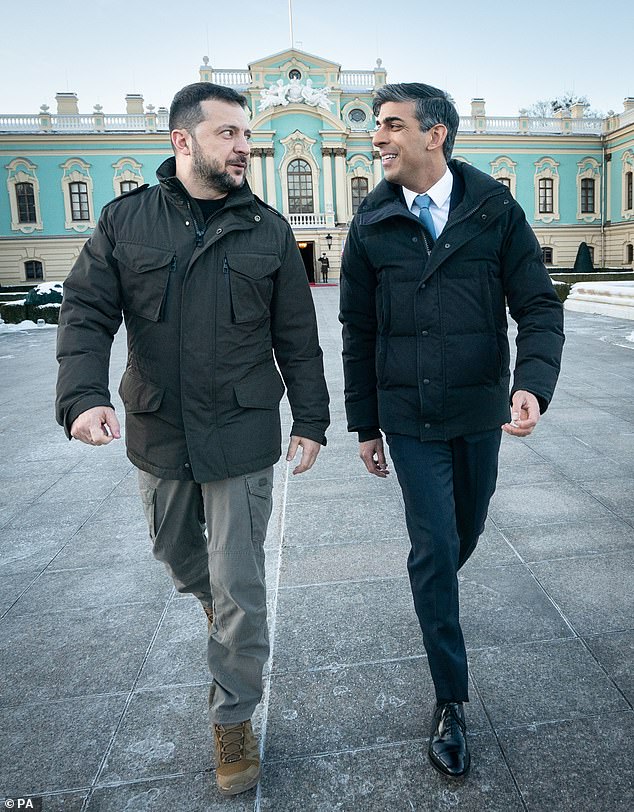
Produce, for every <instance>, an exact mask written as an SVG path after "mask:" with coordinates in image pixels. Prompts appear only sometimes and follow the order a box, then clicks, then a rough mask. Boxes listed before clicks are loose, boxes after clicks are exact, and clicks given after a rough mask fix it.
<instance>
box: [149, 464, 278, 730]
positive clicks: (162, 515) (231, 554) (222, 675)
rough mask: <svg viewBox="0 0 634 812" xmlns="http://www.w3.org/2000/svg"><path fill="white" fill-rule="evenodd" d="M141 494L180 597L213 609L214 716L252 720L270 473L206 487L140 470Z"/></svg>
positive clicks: (264, 637) (158, 551)
mask: <svg viewBox="0 0 634 812" xmlns="http://www.w3.org/2000/svg"><path fill="white" fill-rule="evenodd" d="M139 489H140V492H141V500H142V502H143V508H144V511H145V515H146V518H147V521H148V527H149V530H150V537H151V539H152V544H153V554H154V557H155V558H156V559H158V560H159V561H162V562H163V563H164V564H165V566H166V568H167V571H168V573H169V574H170V575H171V577H172V579H173V581H174V584H175V586H176V589H177V590H178V592H181V593H191V594H192V595H195V596H196V597H197V598H198V599H199V601H200V602H201V603H202V604H203V606H205V607H213V610H214V620H213V625H212V627H211V630H210V633H209V636H208V644H207V662H208V665H209V670H210V672H211V679H212V682H211V688H210V690H209V714H210V719H211V721H212V723H217V724H234V723H237V722H243V721H245V720H246V719H250V718H251V715H252V713H253V711H254V710H255V707H256V705H257V704H258V702H259V701H260V699H261V697H262V671H263V668H264V664H265V663H266V661H267V659H268V656H269V639H268V629H267V623H266V583H265V576H264V539H265V537H266V528H267V524H268V521H269V517H270V515H271V507H272V491H273V468H272V467H270V468H265V469H264V470H262V471H256V472H255V473H252V474H245V475H242V476H238V477H233V478H231V479H224V480H220V481H217V482H203V483H202V484H200V483H197V482H184V481H180V480H175V479H159V478H158V477H155V476H153V475H152V474H149V473H147V472H145V471H141V470H139ZM201 622H203V620H202V618H201Z"/></svg>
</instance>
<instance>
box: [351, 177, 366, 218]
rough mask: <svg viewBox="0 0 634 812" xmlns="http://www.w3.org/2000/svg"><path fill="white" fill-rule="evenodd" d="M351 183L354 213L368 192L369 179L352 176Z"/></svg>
mask: <svg viewBox="0 0 634 812" xmlns="http://www.w3.org/2000/svg"><path fill="white" fill-rule="evenodd" d="M350 185H351V187H352V188H351V191H352V213H353V214H356V213H357V209H358V208H359V206H360V205H361V201H362V200H363V198H364V197H366V196H367V194H368V179H367V178H352V180H351V181H350Z"/></svg>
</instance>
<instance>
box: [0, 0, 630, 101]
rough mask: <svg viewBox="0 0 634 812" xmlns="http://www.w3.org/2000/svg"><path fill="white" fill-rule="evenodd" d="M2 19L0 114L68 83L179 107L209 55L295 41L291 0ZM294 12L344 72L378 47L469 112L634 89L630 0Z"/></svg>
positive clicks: (108, 0) (88, 7)
mask: <svg viewBox="0 0 634 812" xmlns="http://www.w3.org/2000/svg"><path fill="white" fill-rule="evenodd" d="M1 19H2V28H3V34H2V41H1V42H0V77H2V79H1V85H0V113H37V111H38V110H39V107H40V105H41V104H48V105H49V106H50V108H51V110H52V111H53V112H55V110H56V105H55V94H56V93H57V92H59V91H72V92H75V93H77V95H78V96H79V110H80V112H81V113H90V112H91V111H92V108H93V105H94V104H97V103H99V104H101V105H102V107H103V108H104V111H105V112H107V113H122V112H125V101H124V98H125V95H126V93H141V94H142V95H143V97H144V99H145V103H146V104H150V103H151V104H153V105H154V106H155V107H159V106H169V103H170V101H171V98H172V96H173V95H174V93H175V92H176V91H177V90H178V89H179V88H180V87H182V86H183V85H185V84H188V83H189V82H193V81H197V80H198V67H199V66H200V64H201V63H202V57H203V55H205V54H207V55H209V57H210V60H211V62H210V64H211V65H212V66H213V67H217V68H240V69H245V68H246V66H247V63H248V62H250V61H254V60H256V59H259V58H262V57H264V56H268V55H270V54H273V53H276V52H278V51H281V50H283V49H285V48H287V47H289V45H290V34H289V22H288V0H241V2H236V3H220V2H216V0H207V2H203V0H185V2H180V3H179V2H177V1H176V0H171V2H166V0H144V1H143V2H142V1H141V0H125V1H124V0H97V2H95V1H94V0H84V2H82V3H77V2H76V1H75V0H73V1H72V2H71V1H70V0H57V1H56V2H54V3H53V2H50V0H40V1H39V2H34V0H23V1H22V2H12V3H11V4H10V5H9V4H8V3H6V4H4V8H3V11H2V14H1ZM293 22H294V35H295V45H296V47H299V48H301V49H302V50H304V51H307V52H308V53H312V54H316V55H318V56H323V57H325V58H327V59H330V60H332V61H334V62H338V63H340V64H341V66H342V68H343V69H344V70H369V69H372V68H373V67H374V65H375V63H376V58H377V57H381V59H382V60H383V65H384V67H385V68H386V69H387V73H388V81H392V82H398V81H423V82H428V83H429V84H434V85H437V86H440V87H442V88H444V89H446V90H448V91H449V92H450V93H451V94H452V96H453V97H454V99H455V100H456V103H457V105H458V109H459V112H460V113H461V114H463V115H467V114H468V113H469V112H470V105H469V102H470V100H471V98H472V97H474V96H483V97H484V98H485V99H486V103H487V113H488V114H489V115H507V116H509V115H510V116H513V115H517V113H518V110H519V108H520V107H528V106H530V105H531V104H532V103H533V102H534V101H536V100H538V99H544V98H551V97H555V96H557V95H560V94H561V93H563V92H564V91H566V90H571V91H573V92H575V93H577V94H579V95H586V96H588V98H589V100H590V102H591V106H592V107H593V108H597V109H599V110H601V111H603V112H606V111H607V110H608V109H613V110H615V111H616V112H619V111H620V110H622V104H623V98H624V97H625V96H634V58H633V50H632V32H633V31H634V2H632V0H608V2H604V3H601V4H598V5H597V4H596V3H594V2H593V3H591V2H590V0H531V2H529V3H527V4H524V3H522V2H521V0H517V2H515V3H513V2H510V3H509V2H505V3H502V2H493V0H480V2H474V1H473V0H472V1H471V2H465V0H454V2H444V3H440V2H425V0H396V1H395V0H393V2H391V3H387V2H382V3H379V2H376V0H368V1H367V2H361V1H360V0H351V1H348V0H312V1H311V2H309V0H293Z"/></svg>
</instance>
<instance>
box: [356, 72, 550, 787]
mask: <svg viewBox="0 0 634 812" xmlns="http://www.w3.org/2000/svg"><path fill="white" fill-rule="evenodd" d="M374 114H375V116H376V118H377V125H378V129H377V132H376V134H375V136H374V146H375V147H376V148H377V149H378V150H379V152H380V154H381V160H382V164H383V170H384V174H385V180H383V181H382V182H381V183H380V184H379V185H378V186H377V188H376V189H375V190H374V191H373V192H372V193H371V194H370V195H368V197H367V198H366V199H365V201H364V202H363V203H362V204H361V206H360V207H359V211H358V213H357V215H356V217H355V219H354V221H353V223H352V226H351V229H350V234H349V236H348V240H347V242H346V246H345V250H344V255H343V265H342V273H341V315H340V319H341V322H342V323H343V342H344V344H343V360H344V372H345V386H346V392H345V396H346V412H347V417H348V429H349V430H350V431H356V432H358V435H359V442H360V456H361V458H362V459H363V461H364V463H365V465H366V467H367V469H368V471H369V472H370V473H371V474H375V475H376V476H379V477H385V476H386V475H387V473H388V469H387V466H386V461H385V455H384V451H383V441H382V435H381V430H383V432H385V434H386V438H387V442H388V444H389V447H390V455H391V457H392V460H393V463H394V467H395V469H396V473H397V477H398V480H399V484H400V486H401V489H402V491H403V499H404V502H405V509H406V518H407V527H408V532H409V536H410V540H411V544H412V547H411V552H410V555H409V559H408V571H409V575H410V582H411V587H412V593H413V597H414V605H415V608H416V613H417V615H418V619H419V622H420V626H421V629H422V632H423V641H424V645H425V649H426V651H427V655H428V660H429V666H430V670H431V674H432V678H433V681H434V686H435V689H436V700H437V705H436V710H435V713H434V719H433V727H432V732H431V736H430V743H429V751H428V752H429V757H430V760H431V762H432V764H433V765H434V767H435V768H436V769H437V770H439V771H440V772H441V773H443V774H444V775H446V776H448V777H450V778H462V777H463V776H464V775H466V773H467V772H468V770H469V765H470V755H469V750H468V746H467V739H466V727H465V720H464V710H463V702H466V701H468V698H469V697H468V684H467V681H468V676H467V674H468V672H467V657H466V652H465V645H464V640H463V636H462V631H461V628H460V622H459V606H458V578H457V572H458V569H459V568H460V567H461V566H462V565H463V564H464V563H465V561H466V560H467V559H468V558H469V556H470V555H471V553H472V552H473V550H474V549H475V546H476V544H477V540H478V537H479V535H480V534H481V533H482V530H483V528H484V523H485V519H486V515H487V510H488V505H489V501H490V499H491V496H492V495H493V492H494V490H495V483H496V478H497V462H498V453H499V446H500V439H501V429H503V430H504V431H506V432H507V433H508V434H512V435H515V436H519V437H524V436H526V435H528V434H530V432H531V431H532V430H533V428H534V427H535V425H536V423H537V421H538V420H539V417H540V415H541V414H543V413H544V412H545V411H546V409H547V407H548V403H549V401H550V399H551V398H552V395H553V391H554V388H555V384H556V381H557V376H558V373H559V366H560V359H561V352H562V348H563V342H564V336H563V311H562V306H561V304H560V302H559V300H558V298H557V296H556V294H555V292H554V288H553V286H552V283H551V281H550V279H549V277H548V274H547V272H546V269H545V268H544V265H543V263H542V261H541V253H540V248H539V245H538V243H537V240H536V238H535V235H534V234H533V232H532V231H531V229H530V227H529V226H528V224H527V222H526V218H525V216H524V212H523V211H522V209H521V208H520V206H519V205H518V204H517V203H516V201H515V200H514V199H513V198H512V196H511V194H510V192H509V190H508V189H507V188H506V187H505V186H503V185H502V184H500V183H498V182H497V181H495V180H493V179H492V178H490V177H489V176H488V175H485V174H483V173H482V172H480V171H478V170H477V169H474V168H473V167H471V166H469V165H467V164H464V163H460V162H457V161H451V160H450V158H451V151H452V148H453V143H454V140H455V136H456V132H457V130H458V124H459V117H458V113H457V112H456V109H455V107H454V106H453V104H452V103H451V101H450V99H449V97H448V96H447V94H446V93H444V92H443V91H441V90H438V89H437V88H433V87H430V86H428V85H423V84H416V83H412V84H401V85H386V86H384V87H382V88H380V89H379V90H378V91H377V93H376V96H375V101H374ZM507 303H508V307H509V311H510V313H511V315H512V316H513V318H514V319H515V321H516V322H517V325H518V336H517V360H516V364H515V369H514V377H513V381H512V383H511V379H510V371H509V356H510V353H509V346H508V338H507V318H506V304H507ZM509 393H510V402H511V408H510V409H509ZM509 418H510V419H509Z"/></svg>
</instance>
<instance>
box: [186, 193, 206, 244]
mask: <svg viewBox="0 0 634 812" xmlns="http://www.w3.org/2000/svg"><path fill="white" fill-rule="evenodd" d="M187 208H188V209H189V213H190V215H191V218H192V222H193V224H194V230H195V232H196V248H200V246H201V245H202V244H203V238H204V236H205V230H206V229H205V228H203V229H202V231H201V230H200V227H199V226H198V220H196V217H195V215H194V211H193V209H192V206H191V203H190V202H189V200H188V201H187Z"/></svg>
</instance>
